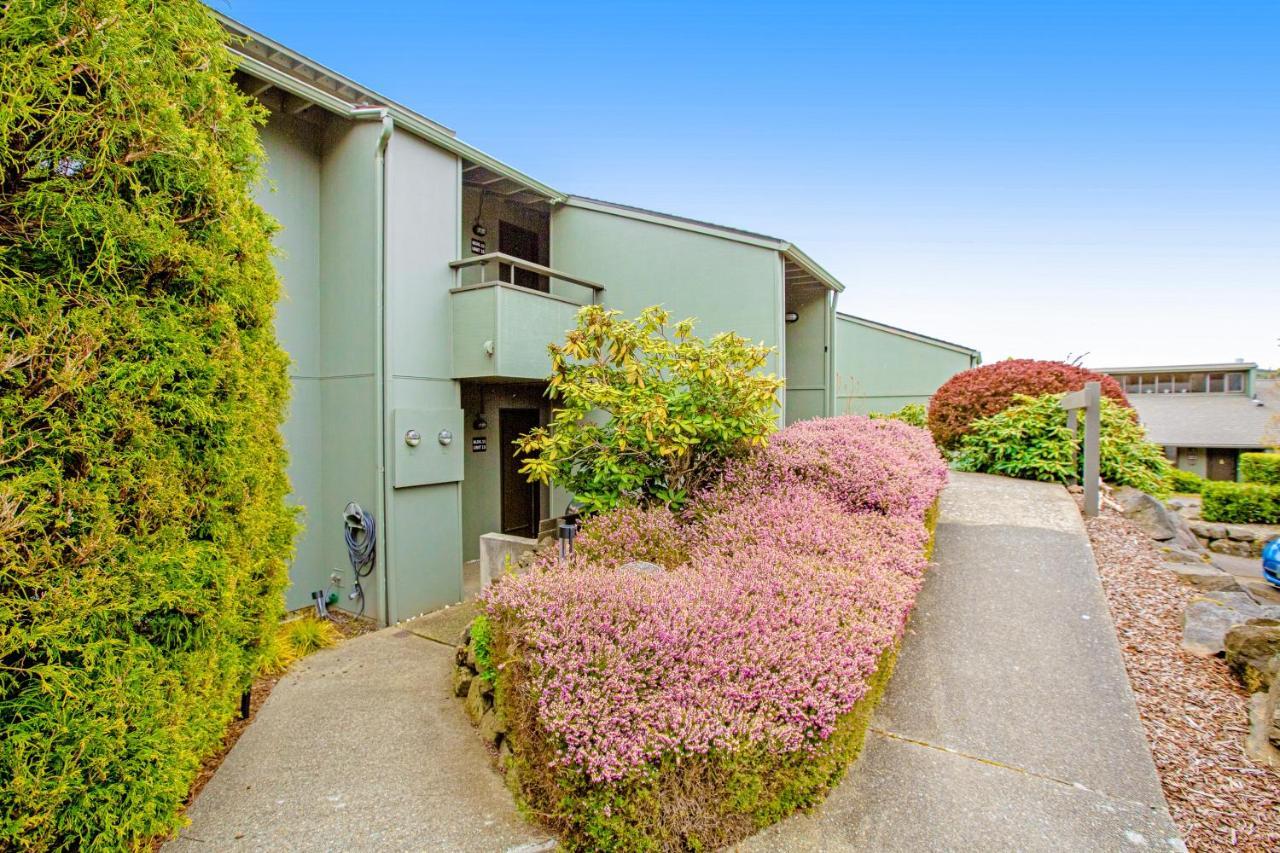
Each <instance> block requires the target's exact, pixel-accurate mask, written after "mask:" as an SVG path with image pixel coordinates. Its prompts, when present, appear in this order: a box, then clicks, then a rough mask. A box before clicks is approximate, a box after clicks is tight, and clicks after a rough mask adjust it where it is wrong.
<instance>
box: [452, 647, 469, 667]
mask: <svg viewBox="0 0 1280 853" xmlns="http://www.w3.org/2000/svg"><path fill="white" fill-rule="evenodd" d="M453 662H454V663H456V664H457V665H458V666H466V665H467V644H466V643H463V644H462V645H460V646H458V647H457V648H456V649H454V650H453Z"/></svg>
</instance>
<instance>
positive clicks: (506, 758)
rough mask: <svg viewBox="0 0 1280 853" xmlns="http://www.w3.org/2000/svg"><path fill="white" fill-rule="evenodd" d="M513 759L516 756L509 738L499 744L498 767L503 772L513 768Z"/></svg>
mask: <svg viewBox="0 0 1280 853" xmlns="http://www.w3.org/2000/svg"><path fill="white" fill-rule="evenodd" d="M513 757H514V756H513V754H512V752H511V741H509V740H508V739H507V738H503V739H502V743H500V744H498V766H499V767H501V768H502V769H503V770H506V769H507V768H508V767H510V766H511V759H512V758H513Z"/></svg>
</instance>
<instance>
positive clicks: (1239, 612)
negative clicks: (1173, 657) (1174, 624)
mask: <svg viewBox="0 0 1280 853" xmlns="http://www.w3.org/2000/svg"><path fill="white" fill-rule="evenodd" d="M1250 619H1280V606H1275V605H1270V606H1265V607H1264V606H1262V605H1260V604H1258V603H1257V602H1256V601H1254V600H1253V598H1252V596H1250V595H1249V594H1248V593H1246V592H1206V593H1204V594H1203V595H1197V596H1196V597H1195V598H1192V599H1191V601H1189V602H1188V603H1187V608H1186V610H1184V611H1183V613H1182V648H1183V649H1184V650H1185V651H1188V652H1190V653H1191V654H1193V655H1199V656H1201V657H1214V656H1216V655H1221V654H1223V652H1224V651H1225V648H1226V647H1225V645H1224V640H1225V639H1226V635H1227V632H1228V631H1230V630H1231V629H1232V628H1233V627H1235V626H1236V625H1244V624H1245V623H1247V622H1248V621H1249V620H1250Z"/></svg>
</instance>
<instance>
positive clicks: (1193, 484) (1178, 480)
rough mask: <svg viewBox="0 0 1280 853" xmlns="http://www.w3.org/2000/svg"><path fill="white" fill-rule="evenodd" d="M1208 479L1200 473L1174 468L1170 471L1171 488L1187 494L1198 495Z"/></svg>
mask: <svg viewBox="0 0 1280 853" xmlns="http://www.w3.org/2000/svg"><path fill="white" fill-rule="evenodd" d="M1206 482H1207V481H1206V480H1205V478H1204V477H1201V476H1200V475H1199V474H1193V473H1192V472H1190V471H1183V470H1182V469H1180V468H1173V469H1171V470H1170V471H1169V488H1170V490H1171V491H1174V492H1181V493H1182V494H1187V495H1198V494H1200V491H1201V490H1202V489H1203V488H1204V484H1205V483H1206Z"/></svg>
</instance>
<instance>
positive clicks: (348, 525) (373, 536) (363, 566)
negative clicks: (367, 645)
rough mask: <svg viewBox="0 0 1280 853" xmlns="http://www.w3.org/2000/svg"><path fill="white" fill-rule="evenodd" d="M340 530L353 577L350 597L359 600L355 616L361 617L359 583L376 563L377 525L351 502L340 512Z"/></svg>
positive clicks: (362, 593) (361, 597)
mask: <svg viewBox="0 0 1280 853" xmlns="http://www.w3.org/2000/svg"><path fill="white" fill-rule="evenodd" d="M342 528H343V529H342V536H343V538H344V539H345V540H346V543H347V559H348V560H350V561H351V572H352V574H354V575H355V585H354V587H353V588H352V590H351V596H350V597H351V598H352V599H355V598H359V599H360V612H359V613H358V614H357V616H363V615H364V587H362V586H361V585H360V581H361V580H362V579H364V578H367V577H369V575H370V574H371V573H372V572H373V566H374V564H375V563H377V561H378V523H377V522H376V521H374V520H373V516H372V515H370V514H369V513H367V512H365V511H364V509H363V508H362V507H361V506H360V504H358V503H356V502H355V501H351V503H349V504H347V508H346V509H345V510H343V512H342Z"/></svg>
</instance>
